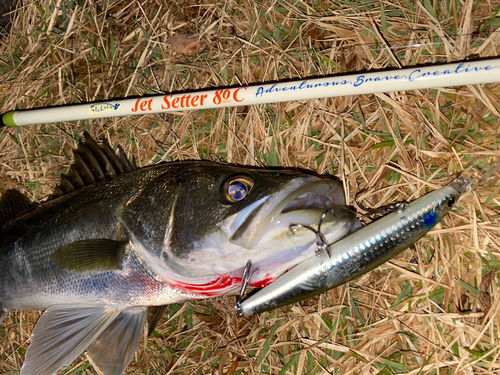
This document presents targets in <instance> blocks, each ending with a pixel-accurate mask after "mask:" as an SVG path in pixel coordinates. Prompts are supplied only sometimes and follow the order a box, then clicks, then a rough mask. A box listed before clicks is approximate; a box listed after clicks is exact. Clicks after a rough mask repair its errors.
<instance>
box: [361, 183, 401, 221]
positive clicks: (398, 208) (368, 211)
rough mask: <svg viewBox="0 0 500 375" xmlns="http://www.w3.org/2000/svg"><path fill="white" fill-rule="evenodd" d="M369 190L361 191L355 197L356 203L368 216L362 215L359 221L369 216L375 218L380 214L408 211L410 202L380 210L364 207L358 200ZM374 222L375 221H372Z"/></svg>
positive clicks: (383, 207) (395, 204)
mask: <svg viewBox="0 0 500 375" xmlns="http://www.w3.org/2000/svg"><path fill="white" fill-rule="evenodd" d="M367 190H368V189H364V190H361V191H360V192H359V193H358V194H356V196H355V197H354V202H356V204H357V205H358V207H359V208H361V209H362V210H363V211H365V212H366V214H364V215H362V216H361V217H360V218H359V220H363V219H364V218H365V217H368V216H373V215H379V214H385V213H391V212H395V211H397V212H403V211H404V210H406V209H408V207H409V203H408V202H396V203H392V204H388V205H385V206H381V207H378V208H368V207H365V206H363V205H362V204H361V203H360V202H359V201H358V198H359V196H360V195H361V194H363V193H364V192H365V191H367ZM372 220H373V219H372Z"/></svg>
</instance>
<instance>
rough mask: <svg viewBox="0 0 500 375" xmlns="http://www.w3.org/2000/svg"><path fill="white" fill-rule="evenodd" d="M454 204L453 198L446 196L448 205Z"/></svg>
mask: <svg viewBox="0 0 500 375" xmlns="http://www.w3.org/2000/svg"><path fill="white" fill-rule="evenodd" d="M454 204H455V198H454V197H449V198H448V207H452V206H453V205H454Z"/></svg>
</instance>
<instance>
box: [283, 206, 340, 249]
mask: <svg viewBox="0 0 500 375" xmlns="http://www.w3.org/2000/svg"><path fill="white" fill-rule="evenodd" d="M329 211H330V209H328V210H326V211H325V212H323V214H322V215H321V218H320V219H319V223H318V230H316V229H314V228H313V227H311V226H310V225H307V224H290V226H289V227H288V230H289V231H290V232H291V233H292V234H295V229H297V228H305V229H309V230H310V231H312V232H313V233H314V234H315V235H316V246H318V248H317V250H316V253H317V254H320V253H322V252H323V251H326V252H327V254H328V256H330V250H329V249H328V247H329V246H330V245H329V244H328V242H326V238H325V236H324V235H323V233H321V224H323V220H325V217H326V214H327V213H328V212H329Z"/></svg>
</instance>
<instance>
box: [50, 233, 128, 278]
mask: <svg viewBox="0 0 500 375" xmlns="http://www.w3.org/2000/svg"><path fill="white" fill-rule="evenodd" d="M127 245H128V242H127V241H114V240H108V239H89V240H82V241H75V242H72V243H69V244H67V245H64V246H61V247H60V248H58V249H57V250H56V251H54V253H53V254H52V261H53V262H54V263H55V264H56V265H57V266H58V267H59V268H61V269H65V270H70V271H79V272H92V271H108V270H121V269H122V261H123V255H124V253H125V248H126V247H127Z"/></svg>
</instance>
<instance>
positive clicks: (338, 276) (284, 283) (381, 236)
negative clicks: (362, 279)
mask: <svg viewBox="0 0 500 375" xmlns="http://www.w3.org/2000/svg"><path fill="white" fill-rule="evenodd" d="M466 184H467V182H466V181H463V180H460V179H457V180H455V182H453V183H452V184H450V185H448V186H445V187H444V188H442V189H439V190H436V191H433V192H431V193H429V194H427V195H425V196H423V197H422V198H419V199H417V200H415V201H413V202H411V203H409V204H408V205H407V206H406V208H404V209H402V210H399V211H395V212H393V213H390V214H388V215H386V216H384V217H382V218H380V219H379V220H377V221H375V222H373V223H371V224H369V225H367V226H365V227H364V228H362V229H360V230H358V231H357V232H355V233H353V234H351V235H349V236H347V237H345V238H343V239H342V240H340V241H338V242H336V243H334V244H333V245H331V246H330V248H329V254H328V252H327V251H323V252H321V253H319V254H317V255H316V256H314V257H312V258H309V259H307V260H305V261H304V262H302V263H300V264H299V265H297V266H296V267H294V268H293V269H292V270H290V271H288V272H287V273H285V274H284V275H282V276H281V277H279V278H278V279H277V280H276V281H274V282H273V283H271V284H270V285H269V286H267V287H266V288H264V289H262V290H260V291H258V292H257V293H255V294H254V295H252V296H251V297H249V298H248V299H247V300H245V301H244V302H242V303H241V305H240V309H239V314H240V315H244V316H251V315H254V314H257V313H260V312H264V311H268V310H272V309H274V308H277V307H281V306H284V305H288V304H291V303H294V302H297V301H300V300H303V299H306V298H309V297H312V296H315V295H317V294H320V293H323V292H325V291H327V290H329V289H332V288H335V287H337V286H339V285H341V284H344V283H346V282H348V281H350V280H352V279H354V278H356V277H358V276H360V275H362V274H364V273H366V272H368V271H370V270H372V269H374V268H376V267H378V266H379V265H381V264H382V263H384V262H386V261H388V260H389V259H391V258H393V257H394V256H395V255H397V254H398V253H400V252H401V251H403V250H404V249H406V248H408V247H409V246H410V245H412V244H413V243H415V242H416V241H417V240H418V239H419V238H421V237H422V236H423V235H425V234H426V233H427V232H428V231H429V230H430V229H431V228H433V227H434V226H435V225H436V224H437V223H438V222H439V221H440V220H441V219H442V218H443V217H444V216H445V215H446V214H447V213H448V212H449V211H450V210H451V208H452V207H453V206H454V205H455V203H456V201H457V200H458V198H459V197H460V196H461V195H462V193H464V192H466V191H469V190H470V187H469V186H465V187H464V185H466Z"/></svg>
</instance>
